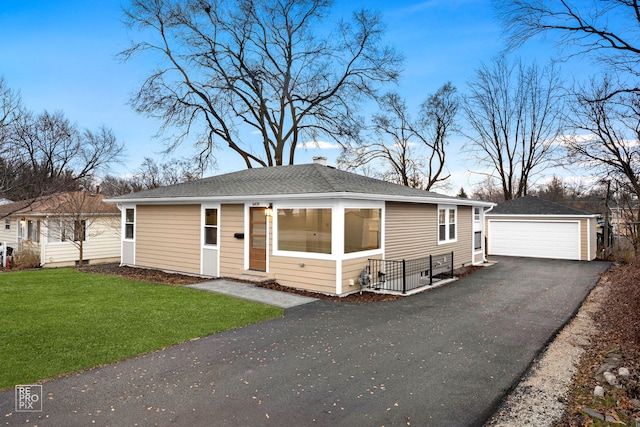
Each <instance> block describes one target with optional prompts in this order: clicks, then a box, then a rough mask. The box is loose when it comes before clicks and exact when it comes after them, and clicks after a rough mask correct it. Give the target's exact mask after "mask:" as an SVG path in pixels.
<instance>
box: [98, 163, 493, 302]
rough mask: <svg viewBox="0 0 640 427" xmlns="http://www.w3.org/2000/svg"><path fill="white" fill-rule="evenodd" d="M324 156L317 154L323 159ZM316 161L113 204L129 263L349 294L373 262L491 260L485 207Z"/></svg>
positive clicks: (199, 182)
mask: <svg viewBox="0 0 640 427" xmlns="http://www.w3.org/2000/svg"><path fill="white" fill-rule="evenodd" d="M316 160H317V159H316ZM325 162H326V159H324V158H320V159H319V161H316V162H314V163H313V164H305V165H291V166H277V167H268V168H253V169H247V170H243V171H239V172H233V173H228V174H224V175H218V176H213V177H210V178H204V179H200V180H197V181H192V182H186V183H182V184H177V185H172V186H167V187H161V188H156V189H152V190H148V191H142V192H138V193H132V194H128V195H124V196H120V197H116V198H113V199H109V200H106V202H108V203H117V205H118V207H119V208H120V209H121V211H122V237H123V239H122V264H124V265H130V266H139V267H147V268H156V269H162V270H168V271H176V272H182V273H188V274H194V275H203V276H211V277H237V276H239V275H242V274H253V275H259V276H264V277H268V278H272V279H275V280H276V281H277V282H278V283H279V284H281V285H285V286H290V287H295V288H301V289H308V290H313V291H318V292H323V293H327V294H337V295H343V294H347V293H350V292H354V291H357V290H359V289H360V285H359V281H358V279H359V278H360V277H361V274H362V272H363V270H364V269H365V268H366V267H367V265H368V260H369V259H389V260H403V259H407V260H409V259H416V258H422V257H427V258H428V257H429V255H430V254H434V255H435V254H441V253H452V252H453V253H454V263H455V266H456V267H459V266H463V265H471V264H480V263H482V262H484V244H483V242H484V235H483V231H484V230H483V229H484V226H483V224H484V218H483V216H484V210H485V208H489V207H491V206H493V204H491V203H486V202H479V201H472V200H467V199H457V198H454V197H448V196H443V195H441V194H438V193H434V192H428V191H422V190H417V189H413V188H409V187H405V186H401V185H396V184H392V183H388V182H385V181H380V180H377V179H372V178H368V177H364V176H360V175H356V174H353V173H349V172H345V171H341V170H338V169H335V168H333V167H329V166H326V164H325Z"/></svg>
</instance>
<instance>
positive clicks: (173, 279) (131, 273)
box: [79, 264, 482, 303]
mask: <svg viewBox="0 0 640 427" xmlns="http://www.w3.org/2000/svg"><path fill="white" fill-rule="evenodd" d="M479 268H482V267H481V266H469V267H463V268H460V269H458V270H455V271H454V274H455V276H456V277H464V276H467V275H469V274H471V273H473V272H474V271H476V270H478V269H479ZM79 270H80V271H84V272H87V273H100V274H113V275H116V276H120V277H125V278H127V279H133V280H142V281H145V282H153V283H161V284H165V285H175V286H184V285H191V284H194V283H200V282H203V281H208V280H211V279H210V278H204V277H198V276H189V275H185V274H177V273H167V272H164V271H160V270H152V269H147V268H135V267H126V266H122V267H121V266H119V265H117V264H104V265H98V264H97V265H89V266H86V267H81V268H79ZM257 286H260V287H264V288H268V289H274V290H277V291H281V292H288V293H293V294H298V295H304V296H309V297H312V298H319V299H325V300H330V301H337V302H356V303H368V302H381V301H392V300H396V299H398V298H402V295H396V294H378V293H373V292H366V291H365V292H358V293H355V294H350V295H347V296H344V297H338V296H332V295H326V294H321V293H318V292H310V291H305V290H301V289H294V288H290V287H288V286H282V285H279V284H277V283H271V284H260V285H257Z"/></svg>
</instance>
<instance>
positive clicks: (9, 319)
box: [0, 269, 283, 390]
mask: <svg viewBox="0 0 640 427" xmlns="http://www.w3.org/2000/svg"><path fill="white" fill-rule="evenodd" d="M282 313H283V310H282V309H280V308H277V307H271V306H268V305H265V304H260V303H255V302H251V301H245V300H240V299H237V298H232V297H228V296H226V295H218V294H214V293H210V292H205V291H198V290H194V289H190V288H184V287H178V286H165V285H158V284H152V283H145V282H137V281H132V280H127V279H123V278H119V277H116V276H109V275H101V274H90V273H80V272H77V271H75V270H73V269H58V270H41V271H28V272H15V273H2V274H0V325H1V326H0V390H3V389H8V388H13V387H14V386H15V385H17V384H33V383H34V382H37V381H39V380H42V379H46V378H52V377H57V376H60V375H63V374H68V373H72V372H77V371H81V370H83V369H88V368H92V367H95V366H99V365H103V364H107V363H112V362H115V361H118V360H123V359H126V358H129V357H132V356H136V355H140V354H144V353H148V352H150V351H153V350H157V349H161V348H163V347H167V346H170V345H173V344H177V343H180V342H184V341H188V340H190V339H193V338H197V337H202V336H206V335H210V334H213V333H216V332H221V331H225V330H229V329H233V328H238V327H241V326H244V325H248V324H251V323H256V322H260V321H263V320H267V319H271V318H274V317H279V316H282Z"/></svg>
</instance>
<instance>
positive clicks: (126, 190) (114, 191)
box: [99, 175, 144, 197]
mask: <svg viewBox="0 0 640 427" xmlns="http://www.w3.org/2000/svg"><path fill="white" fill-rule="evenodd" d="M99 185H100V194H104V195H105V196H107V197H116V196H121V195H123V194H130V193H134V192H136V191H141V190H144V188H142V186H139V185H138V184H137V183H136V182H135V181H134V179H132V177H131V176H113V175H105V176H104V177H102V179H101V180H100V184H99Z"/></svg>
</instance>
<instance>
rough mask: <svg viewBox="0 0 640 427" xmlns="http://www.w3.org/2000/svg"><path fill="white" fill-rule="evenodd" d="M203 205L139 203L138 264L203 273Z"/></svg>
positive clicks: (137, 215) (137, 229) (137, 219)
mask: <svg viewBox="0 0 640 427" xmlns="http://www.w3.org/2000/svg"><path fill="white" fill-rule="evenodd" d="M200 222H201V221H200V205H168V206H165V205H161V206H152V205H138V206H137V207H136V265H138V266H141V267H151V268H158V269H162V270H171V271H179V272H184V273H190V274H200V246H201V245H200V236H201V230H200Z"/></svg>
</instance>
